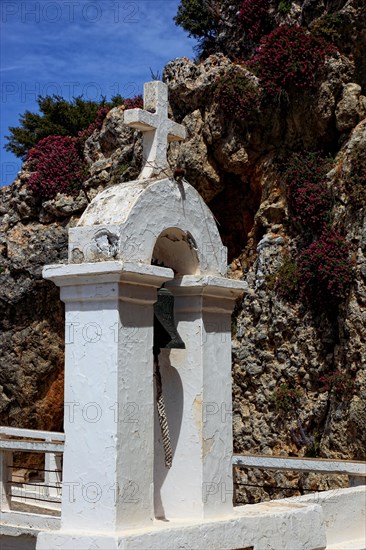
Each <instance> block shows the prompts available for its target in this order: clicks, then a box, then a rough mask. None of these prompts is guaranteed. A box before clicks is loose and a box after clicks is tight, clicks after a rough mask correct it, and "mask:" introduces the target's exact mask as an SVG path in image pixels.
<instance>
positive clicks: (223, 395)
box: [155, 276, 245, 520]
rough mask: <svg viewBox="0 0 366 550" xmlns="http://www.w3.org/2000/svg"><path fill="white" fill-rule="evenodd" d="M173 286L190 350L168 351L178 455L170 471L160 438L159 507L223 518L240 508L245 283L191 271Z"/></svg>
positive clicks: (166, 375)
mask: <svg viewBox="0 0 366 550" xmlns="http://www.w3.org/2000/svg"><path fill="white" fill-rule="evenodd" d="M167 286H168V287H169V289H170V290H172V292H173V293H174V294H175V315H176V320H177V322H178V332H179V334H180V335H181V337H182V338H183V340H184V342H185V344H186V349H185V350H171V351H170V352H169V351H168V350H164V352H163V353H162V354H161V363H162V369H161V370H162V381H163V393H164V397H165V401H166V408H167V415H168V421H169V427H170V431H171V439H172V446H173V450H174V457H173V466H172V468H171V469H170V470H166V468H165V466H164V461H163V453H162V449H161V445H157V449H156V460H155V507H156V513H157V515H158V516H163V517H164V516H165V517H166V518H167V519H173V518H176V519H178V518H187V519H188V518H192V519H196V520H197V519H207V518H211V517H222V516H226V515H229V514H230V513H231V512H232V500H233V494H232V491H233V480H232V445H233V442H232V414H231V411H232V395H231V385H232V384H231V313H232V310H233V307H234V300H235V298H236V297H237V296H238V295H239V294H241V293H242V292H243V290H244V288H245V286H244V284H243V283H242V282H241V281H232V280H229V279H224V278H218V277H209V276H206V277H194V276H185V277H183V278H182V279H181V280H178V281H174V282H171V283H168V285H167ZM183 396H184V398H183ZM156 433H158V430H156Z"/></svg>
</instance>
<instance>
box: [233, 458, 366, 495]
mask: <svg viewBox="0 0 366 550" xmlns="http://www.w3.org/2000/svg"><path fill="white" fill-rule="evenodd" d="M232 462H233V466H235V467H238V468H257V469H259V470H276V471H278V470H288V471H291V470H292V471H299V472H318V473H322V474H336V475H348V480H349V481H348V484H349V487H356V486H358V485H365V484H366V462H357V461H354V460H333V459H326V458H319V459H317V458H299V457H283V456H271V455H249V454H248V455H238V454H234V455H233V461H232Z"/></svg>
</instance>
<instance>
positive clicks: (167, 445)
mask: <svg viewBox="0 0 366 550" xmlns="http://www.w3.org/2000/svg"><path fill="white" fill-rule="evenodd" d="M154 367H155V372H154V377H155V383H156V406H157V409H158V417H159V424H160V430H161V435H162V438H163V447H164V454H165V467H166V468H171V467H172V461H173V451H172V446H171V442H170V433H169V426H168V419H167V415H166V409H165V402H164V396H163V386H162V383H161V373H160V366H159V359H158V355H154Z"/></svg>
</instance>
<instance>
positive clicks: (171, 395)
mask: <svg viewBox="0 0 366 550" xmlns="http://www.w3.org/2000/svg"><path fill="white" fill-rule="evenodd" d="M151 263H152V264H155V265H159V266H164V267H169V268H171V269H173V271H174V273H175V277H180V276H182V275H195V274H197V273H198V272H199V260H198V256H197V245H196V242H195V240H194V238H193V236H192V235H191V234H190V233H189V232H187V233H186V232H184V231H182V230H181V229H179V228H177V227H171V228H168V229H165V230H164V231H163V232H162V233H161V234H160V235H159V237H158V239H157V241H156V243H155V247H154V250H153V254H152V259H151ZM175 322H176V326H177V329H178V332H179V319H178V318H177V316H176V315H175ZM186 354H187V349H183V350H181V349H177V350H170V349H162V350H161V352H160V354H159V357H158V361H159V370H160V375H161V383H162V394H163V398H164V403H165V411H166V417H167V422H168V428H169V439H170V448H171V451H172V455H173V463H172V467H171V468H170V469H168V468H167V467H166V464H165V452H164V444H163V434H162V430H161V427H160V423H159V418H158V412H157V407H156V405H155V408H154V512H155V517H156V518H157V519H166V518H167V517H169V503H168V502H165V500H164V496H163V485H164V483H165V481H166V478H167V476H169V475H170V476H171V475H177V472H176V471H175V470H176V468H177V467H178V468H179V466H177V463H176V460H175V454H176V451H177V447H178V442H179V437H180V434H181V426H182V420H183V408H184V387H183V381H182V378H181V375H180V372H179V370H180V369H179V365H180V363H181V362H182V360H183V362H184V358H185V356H186ZM156 392H157V388H156V387H155V388H154V393H155V401H156Z"/></svg>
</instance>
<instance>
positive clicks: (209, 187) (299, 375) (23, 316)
mask: <svg viewBox="0 0 366 550" xmlns="http://www.w3.org/2000/svg"><path fill="white" fill-rule="evenodd" d="M295 4H296V3H295ZM302 4H304V6H305V4H309V5H310V2H305V3H302ZM304 6H303V9H302V11H301V13H300V12H299V13H298V16H299V17H300V15H301V14H302V15H301V17H306V10H305V11H304ZM357 6H358V4H357V2H354V3H353V5H352V2H348V3H345V2H343V3H342V6H341V7H340V9H348V10H351V11H352V9H353V10H356V8H357ZM305 7H306V6H305ZM351 8H352V9H351ZM357 9H358V8H357ZM295 13H297V12H296V10H295ZM347 13H348V12H347ZM352 13H353V12H352ZM352 13H351V15H352ZM309 17H310V16H309ZM350 17H351V16H350ZM316 21H317V19H316V18H313V19H311V21H309V24H310V23H311V24H315V22H316ZM351 46H352V44H351V45H350V46H349V47H350V48H351ZM364 47H365V44H364V43H363V44H362V45H360V44H358V46H357V48H356V50H357V52H358V53H357V52H356V53H357V55H359V52H363V53H364V51H365V50H364ZM352 51H355V48H353V49H352ZM357 55H356V57H357ZM357 59H358V58H357ZM233 75H235V77H237V76H238V75H239V77H243V78H249V79H250V80H251V83H252V86H253V87H254V88H259V82H258V79H257V78H256V77H255V76H254V75H252V74H251V73H249V72H248V70H247V69H246V68H244V66H242V65H240V64H234V63H233V62H232V61H230V60H229V59H228V58H227V57H225V56H223V55H213V56H210V57H209V58H208V59H206V60H205V61H203V62H201V63H198V64H197V63H192V62H190V61H189V60H188V59H179V60H175V61H173V62H171V63H170V64H168V66H167V67H166V69H165V72H164V80H165V81H166V82H167V84H168V85H169V92H170V104H171V116H173V117H174V118H175V119H176V120H177V121H178V122H181V123H183V124H185V126H186V127H187V132H188V137H187V140H186V141H185V142H184V143H183V144H172V145H171V148H170V151H169V162H170V164H171V166H172V168H174V167H175V166H176V165H183V166H184V168H185V170H186V176H185V177H186V179H187V180H188V181H189V182H190V183H191V184H192V185H193V186H195V187H196V189H197V190H198V191H199V192H200V193H201V194H202V196H203V198H204V199H205V201H206V203H207V204H208V205H209V207H210V208H211V210H212V211H213V213H214V215H215V217H216V219H217V221H218V224H219V229H220V233H221V236H222V239H223V241H224V243H225V244H226V246H227V247H228V250H229V261H230V266H229V276H231V277H234V278H244V279H245V280H246V281H247V282H248V285H249V292H248V293H247V294H246V295H245V296H244V297H243V299H242V300H240V301H239V302H238V303H237V307H236V310H235V314H234V317H233V376H234V386H233V395H234V417H233V425H234V442H235V451H236V452H258V453H269V454H285V455H287V454H290V455H298V454H300V455H302V454H304V453H307V454H315V455H318V456H323V457H328V458H332V457H334V458H335V457H337V458H353V459H364V458H365V447H366V438H365V429H364V427H365V425H366V400H365V395H366V346H365V344H366V286H365V281H366V212H365V207H364V206H365V205H361V207H358V208H357V209H355V208H353V207H352V205H351V203H350V200H349V196H348V195H347V193H346V192H345V188H346V182H347V181H348V179H349V175H350V172H351V169H352V162H353V159H354V155H355V153H356V152H357V151H362V150H364V149H365V147H366V119H365V116H366V98H365V97H364V95H363V94H362V91H364V90H362V85H363V84H364V83H363V81H362V78H360V77H359V72H358V70H356V68H355V63H354V59H352V58H351V56H350V57H346V56H345V55H342V54H338V55H336V56H335V57H333V58H330V59H328V60H327V62H326V64H325V66H324V68H323V73H322V75H321V77H320V79H319V83H318V87H317V89H316V90H315V91H314V92H313V93H311V94H303V95H301V96H300V95H295V96H292V97H289V98H287V100H286V101H283V100H281V101H278V102H277V103H276V102H273V100H269V99H268V98H267V100H266V99H264V100H262V101H261V103H260V105H259V106H257V107H256V109H255V110H254V111H253V109H251V108H250V107H249V108H248V110H247V116H243V115H242V112H241V111H239V110H238V111H237V112H236V111H235V110H234V111H233V112H232V113H231V114H228V113H227V112H225V111H224V110H223V108H222V105H221V103H220V96H219V95H218V93H217V90H218V86H219V83H220V82H222V81H223V79H225V78H227V77H229V78H232V77H233ZM302 149H307V150H316V149H322V150H323V151H325V152H328V153H330V154H332V156H333V158H334V161H333V165H332V167H331V168H330V169H329V172H328V175H327V182H328V186H329V188H331V189H335V190H336V192H335V194H334V197H335V198H334V206H333V211H332V212H333V221H334V222H335V223H337V224H338V225H340V226H342V227H343V228H344V233H345V238H346V241H347V243H348V247H349V254H350V257H352V261H353V267H354V273H355V281H354V284H353V286H352V288H351V291H350V294H349V296H348V298H347V300H345V301H344V302H343V303H342V304H341V305H340V306H339V307H338V308H336V309H332V310H331V311H322V310H317V311H314V309H313V308H311V307H307V304H306V303H304V301H300V300H297V299H293V298H292V299H290V298H288V297H284V296H282V295H281V294H279V293H278V292H277V291H276V285H275V284H273V281H276V277H278V276H279V269H280V267H281V265H283V261H284V258H286V257H288V256H290V255H291V256H296V254H297V252H298V250H299V248H300V247H301V231H300V230H299V228H298V227H296V224H294V223H293V222H292V221H291V219H290V216H289V209H288V204H287V193H286V186H285V183H284V177H283V171H282V169H281V167H282V166H283V164H284V163H285V162H286V161H287V159H288V157H289V155H290V154H291V152H293V151H301V150H302ZM85 155H86V158H87V161H88V164H89V170H90V177H89V179H88V180H87V181H86V182H85V184H84V191H82V192H81V193H80V194H79V196H78V197H76V198H75V197H68V196H64V195H58V196H57V197H56V198H55V199H53V200H49V201H43V202H42V201H40V200H38V199H36V198H35V197H34V196H33V194H32V192H31V191H30V190H29V189H27V180H28V178H29V176H30V173H29V172H28V171H27V166H26V165H24V167H23V170H22V171H21V173H20V174H19V176H18V178H17V179H16V180H15V182H14V183H13V184H12V185H11V186H9V187H8V188H4V189H2V190H1V195H0V197H1V203H0V237H1V244H0V246H1V268H0V278H1V283H2V284H1V291H0V308H1V328H2V332H1V336H0V344H1V366H0V424H5V425H16V426H22V427H32V428H34V427H37V428H41V429H42V428H43V429H50V430H60V429H61V427H62V414H63V395H62V379H63V341H64V328H63V307H62V304H61V303H60V301H59V294H58V290H57V289H56V288H55V287H54V286H53V285H52V284H51V283H48V282H46V281H43V280H42V278H41V271H42V267H43V265H44V264H50V263H61V262H63V261H65V260H66V257H67V230H68V228H69V227H71V226H73V225H75V223H77V220H78V218H79V217H80V215H81V213H82V212H83V210H84V209H85V207H86V205H87V203H88V200H90V199H92V198H93V197H94V196H95V195H96V194H97V193H98V192H99V191H101V190H102V189H104V188H105V187H106V186H109V185H115V184H117V183H120V182H123V181H127V180H130V179H133V178H134V177H136V176H137V175H138V172H139V166H140V162H141V140H140V137H139V135H138V132H133V131H132V130H130V129H129V128H128V127H126V126H125V125H124V122H123V110H122V109H119V108H115V109H113V110H112V111H110V112H109V114H108V115H107V118H106V120H105V122H104V125H103V128H102V130H101V131H100V132H95V133H94V134H93V135H92V136H91V137H90V138H89V139H88V141H87V143H86V148H85ZM363 184H364V185H365V182H364V183H363ZM338 369H339V370H340V371H342V372H344V373H346V374H347V376H348V379H349V380H351V383H352V385H351V386H349V387H350V388H351V389H350V390H349V392H348V393H349V395H346V396H342V395H341V393H340V392H337V391H336V390H335V389H334V388H333V389H332V390H328V391H325V388H324V387H323V386H322V384H321V382H320V377H321V376H322V375H323V374H326V373H329V372H334V371H337V370H338ZM273 478H275V480H276V482H277V484H279V485H282V486H283V485H288V483H289V481H290V484H291V485H293V486H300V488H301V487H302V488H304V489H307V488H310V489H315V488H316V487H321V488H327V487H328V479H327V478H326V477H323V478H322V480H321V481H320V479H319V477H317V476H298V475H295V474H294V475H292V477H291V476H290V477H286V478H285V477H284V476H283V475H282V474H276V475H275V476H272V474H265V475H264V477H261V474H259V473H258V472H254V473H253V472H252V473H246V472H242V473H241V478H240V479H241V483H247V484H248V483H252V482H253V481H255V483H256V484H258V480H260V479H261V480H262V481H261V482H260V483H259V484H262V485H271V484H272V482H273V481H274V479H273ZM342 481H343V480H342V479H338V480H336V483H339V484H341V483H342ZM262 482H264V483H262ZM329 483H330V482H329ZM329 486H330V485H329ZM268 494H269V491H268V490H266V489H265V488H264V489H255V490H251V491H249V492H248V491H244V490H239V493H238V499H239V500H240V499H241V500H248V499H249V500H251V501H254V500H258V499H260V498H267V496H268ZM280 494H283V495H287V493H286V492H283V493H280ZM289 494H293V493H292V492H291V493H289Z"/></svg>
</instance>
